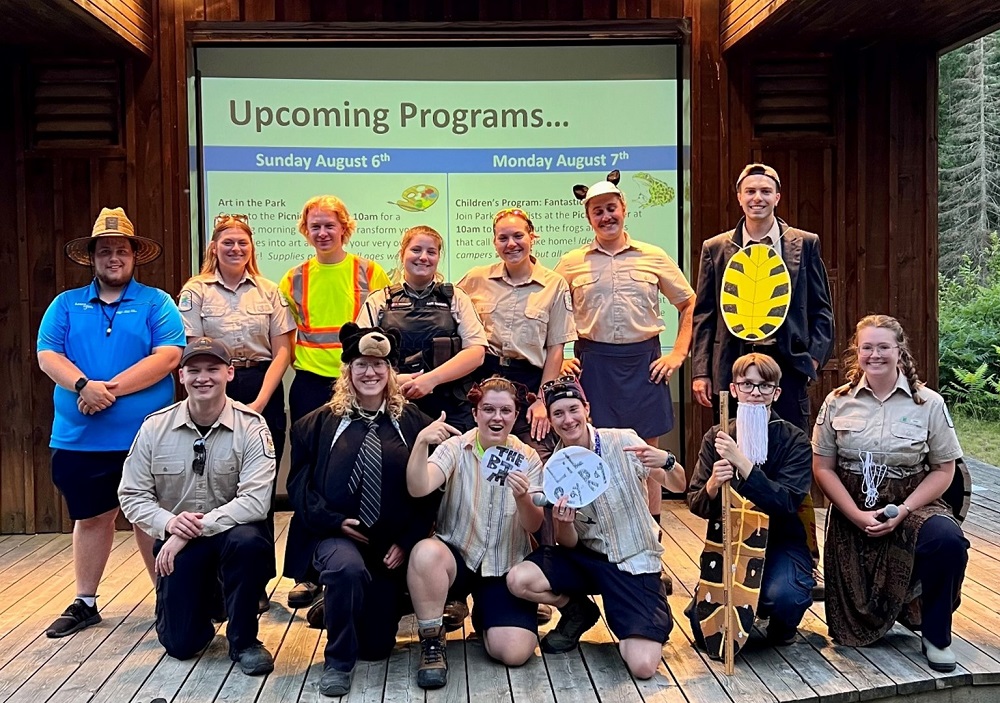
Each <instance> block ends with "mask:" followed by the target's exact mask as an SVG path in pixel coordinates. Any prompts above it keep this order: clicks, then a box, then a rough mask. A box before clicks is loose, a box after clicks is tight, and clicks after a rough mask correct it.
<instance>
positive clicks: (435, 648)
mask: <svg viewBox="0 0 1000 703" xmlns="http://www.w3.org/2000/svg"><path fill="white" fill-rule="evenodd" d="M444 632H445V630H444V625H441V626H439V627H422V628H420V630H419V632H418V634H419V635H420V667H419V668H418V669H417V685H418V686H420V688H441V687H442V686H444V685H445V684H446V683H448V653H447V651H446V650H445V640H444Z"/></svg>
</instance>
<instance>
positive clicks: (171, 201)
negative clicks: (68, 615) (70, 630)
mask: <svg viewBox="0 0 1000 703" xmlns="http://www.w3.org/2000/svg"><path fill="white" fill-rule="evenodd" d="M729 4H730V5H732V4H734V3H733V2H730V3H729ZM658 17H663V18H669V17H688V18H690V27H691V36H690V63H689V71H690V76H691V104H692V105H693V114H692V135H691V143H692V147H693V148H692V163H691V169H692V183H691V193H692V203H694V207H693V208H692V212H691V219H692V238H691V242H690V248H691V249H690V250H691V259H692V260H693V261H695V262H696V261H697V259H698V256H697V253H698V251H699V250H700V247H701V243H702V242H703V241H704V240H705V239H706V238H708V237H710V236H712V235H714V234H716V233H717V232H720V231H723V230H725V229H728V228H729V227H731V226H732V225H733V224H734V223H735V222H736V219H737V218H738V217H739V209H738V207H737V205H736V201H735V196H734V193H733V179H734V178H735V175H736V174H737V173H738V172H739V170H740V169H741V168H742V166H743V165H744V164H745V163H747V162H748V161H752V160H760V159H763V160H765V161H768V162H770V163H772V164H773V165H774V166H775V167H776V168H777V169H778V170H779V172H780V173H781V175H782V179H783V183H784V188H783V197H782V202H781V208H780V213H781V214H782V216H783V217H785V218H786V219H787V220H788V221H789V222H791V223H793V224H795V225H797V226H800V227H803V228H805V229H810V230H812V231H815V232H818V233H820V235H821V237H822V239H823V254H824V258H825V259H826V262H827V266H828V268H829V271H830V275H831V281H832V283H833V287H834V305H835V309H836V319H837V325H838V337H837V345H838V348H843V346H844V343H845V340H846V339H847V337H848V336H849V332H850V328H851V327H852V325H853V323H854V321H856V320H857V318H858V317H859V316H861V315H862V314H864V313H867V312H873V311H880V312H890V313H892V314H896V315H898V316H899V317H900V318H901V319H902V320H903V323H904V325H906V326H907V327H908V329H910V330H911V331H912V332H913V336H914V338H915V342H916V345H917V347H918V349H917V358H918V362H919V363H920V365H921V368H922V369H923V370H924V372H925V375H927V376H928V377H929V378H930V379H932V380H933V379H934V377H935V374H934V371H935V367H934V363H933V361H934V360H935V359H936V345H937V336H936V256H937V250H936V211H935V202H936V192H935V183H936V180H935V160H936V154H935V143H934V132H935V124H934V107H935V95H936V63H935V59H934V56H933V54H932V53H930V52H928V51H926V50H917V49H906V48H905V47H881V48H870V49H866V50H864V51H858V50H855V51H845V52H843V53H842V54H837V53H833V54H827V55H823V56H819V55H816V54H798V55H785V56H778V57H775V56H770V57H769V58H768V57H765V58H768V60H769V61H771V65H772V66H773V65H774V64H775V63H777V64H779V65H787V66H788V67H790V70H793V69H794V68H795V66H796V65H797V63H796V62H798V63H799V64H802V65H806V64H809V65H812V64H815V63H816V62H817V61H820V62H823V61H825V62H826V65H829V66H830V71H829V93H830V104H829V111H830V113H831V114H832V119H831V122H830V125H829V128H828V129H827V128H826V127H824V129H826V130H827V131H826V132H823V130H819V131H817V130H813V131H812V132H809V130H808V129H807V130H805V131H802V129H801V125H798V127H796V124H797V123H796V120H795V119H790V120H788V121H787V126H788V127H789V130H791V131H788V132H784V133H783V132H782V131H781V130H780V129H778V130H775V129H774V128H773V125H772V128H768V129H762V128H761V124H762V122H761V121H760V120H759V119H758V116H759V114H760V110H758V109H757V108H756V107H755V105H757V106H758V107H759V105H758V103H759V99H760V95H759V90H758V88H757V86H758V85H759V81H758V80H757V78H758V77H759V76H758V75H757V74H755V71H758V72H759V70H760V67H759V64H760V62H761V60H762V55H757V56H754V55H740V54H738V53H735V52H730V54H727V55H725V56H723V54H722V52H721V49H720V31H721V22H722V13H721V12H720V3H719V0H600V1H595V0H545V1H538V2H536V1H532V2H529V1H528V0H496V1H491V0H479V2H464V1H460V0H383V1H382V2H365V3H355V2H347V0H331V1H321V0H312V1H310V0H176V1H172V0H153V2H152V12H151V22H152V27H151V31H152V35H153V37H154V41H153V44H152V51H151V55H150V57H149V58H148V59H147V58H145V57H143V56H141V55H140V54H139V53H138V52H132V53H123V54H115V53H114V52H109V53H107V54H106V55H103V56H101V57H100V58H103V59H112V60H114V61H116V62H118V64H119V65H120V67H121V76H122V82H121V88H122V91H121V96H122V100H123V104H122V130H121V134H120V139H119V141H118V143H116V144H114V145H111V146H103V147H87V148H73V149H52V148H48V149H40V148H31V147H30V146H29V144H28V139H27V136H28V135H26V133H25V125H26V121H27V113H28V108H29V104H30V102H31V101H30V95H29V94H28V87H27V86H26V85H24V78H25V76H26V75H27V74H28V73H29V72H30V69H32V67H34V66H36V65H37V64H38V63H39V62H40V61H43V60H48V59H50V58H51V57H50V56H49V55H48V54H46V55H44V56H43V55H42V54H32V53H31V52H30V51H29V50H18V51H16V52H14V51H8V52H7V53H6V54H2V55H0V59H2V60H0V95H2V96H3V97H5V98H7V100H6V102H7V104H11V105H14V106H15V109H13V110H4V111H0V267H2V270H3V271H4V272H5V274H6V278H7V285H5V286H0V358H2V359H3V361H5V362H6V363H4V364H3V365H2V366H0V384H2V385H3V387H5V390H6V393H7V399H8V402H7V403H5V404H4V405H3V406H2V407H0V467H2V471H0V532H25V531H27V532H34V531H54V530H60V529H66V528H67V527H68V521H67V519H66V517H65V515H64V512H63V506H62V501H61V500H60V499H59V498H58V495H57V494H56V492H55V491H54V489H53V488H52V486H51V483H50V480H49V451H48V449H47V443H48V433H49V426H50V422H51V412H52V411H51V388H52V387H51V382H50V381H48V379H47V378H45V377H44V376H43V375H42V374H41V373H40V372H39V371H38V369H37V364H36V363H35V356H34V344H35V332H36V330H37V327H38V322H39V320H40V318H41V315H42V313H43V312H44V310H45V308H46V307H47V305H48V304H49V302H50V301H51V299H52V297H53V296H54V295H55V293H56V292H57V291H61V290H64V289H65V288H67V287H70V286H75V285H81V284H82V283H83V282H84V281H85V279H86V277H87V272H86V271H85V270H81V269H78V268H76V267H74V266H72V265H70V264H69V263H68V262H67V261H66V259H65V258H64V257H63V256H62V244H63V243H64V242H65V241H67V240H68V239H71V238H73V237H76V236H80V235H81V234H86V233H87V232H89V228H90V226H91V223H92V220H93V217H94V215H95V213H96V212H97V210H98V209H99V208H100V207H101V206H102V205H119V204H121V205H123V206H124V207H126V208H127V211H128V212H129V215H130V216H131V217H132V218H133V220H134V222H135V224H136V227H137V230H138V232H139V233H141V234H144V235H146V236H150V237H153V238H155V239H158V240H160V241H162V242H163V243H164V244H165V254H164V256H163V257H162V258H161V259H160V260H159V261H157V262H155V263H154V264H152V265H150V266H148V267H145V269H144V270H142V271H141V277H142V280H143V281H144V282H146V283H149V284H152V285H156V286H159V287H162V288H164V289H165V290H167V291H170V292H171V293H174V292H176V291H177V290H178V289H179V288H180V286H181V284H182V283H183V281H184V280H185V279H186V278H187V272H188V271H190V268H191V261H190V246H189V242H190V231H189V229H190V227H189V222H190V213H189V203H188V194H187V188H188V144H187V131H186V125H187V104H186V79H187V61H188V49H189V47H188V46H187V44H186V37H185V32H186V28H187V27H188V26H189V24H190V23H195V22H198V23H211V22H220V23H221V22H225V23H227V24H226V27H228V28H232V27H233V26H239V24H238V23H254V24H255V25H256V27H255V28H256V29H258V30H259V29H260V28H261V27H262V26H263V27H266V25H261V24H259V23H267V22H272V21H275V22H309V21H316V22H331V21H348V22H351V21H359V22H380V21H384V22H389V21H392V22H396V21H406V20H412V21H434V22H447V21H478V20H488V21H506V20H583V19H588V20H614V19H644V18H645V19H648V18H658ZM234 23H236V24H234ZM199 26H201V27H204V26H208V25H206V24H202V25H199ZM78 55H80V56H83V57H84V58H94V56H93V52H85V53H83V54H78ZM755 101H756V102H755ZM793 102H794V101H793ZM799 102H800V103H801V101H799ZM810 104H815V103H814V102H810ZM824 109H825V108H824ZM755 120H756V122H755ZM803 121H804V122H809V120H802V119H800V120H798V122H803ZM795 129H799V131H798V132H796V131H795ZM691 276H692V280H693V279H694V278H695V277H696V276H697V271H692V272H691ZM838 381H839V372H838V367H837V364H836V363H831V364H829V365H828V366H827V367H826V369H825V370H824V373H823V378H822V382H821V383H820V384H818V386H817V387H816V388H815V389H814V402H815V405H814V407H818V400H819V399H821V398H822V396H823V395H825V393H826V392H827V391H828V390H830V389H831V388H832V387H834V386H835V385H836V384H837V383H838ZM684 416H685V417H684V422H685V427H684V430H685V437H686V440H687V441H686V445H687V446H686V448H687V452H688V456H693V455H694V452H695V449H696V446H697V442H698V441H699V440H700V437H701V435H702V434H703V432H704V431H705V429H707V427H708V425H709V423H710V419H711V418H710V417H709V414H708V413H707V412H706V411H704V410H702V409H701V408H699V407H697V406H691V404H690V403H688V404H686V407H685V413H684Z"/></svg>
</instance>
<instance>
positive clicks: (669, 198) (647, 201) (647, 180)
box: [632, 171, 675, 210]
mask: <svg viewBox="0 0 1000 703" xmlns="http://www.w3.org/2000/svg"><path fill="white" fill-rule="evenodd" d="M632 179H633V180H635V181H638V182H639V183H641V184H643V185H645V186H646V188H647V189H648V191H649V192H648V193H643V194H640V195H639V199H638V203H639V209H640V210H642V209H644V208H647V207H657V206H659V205H666V204H667V203H672V202H673V201H674V195H675V193H674V189H673V187H672V186H669V185H667V184H666V183H664V182H663V181H661V180H659V179H658V178H653V177H652V176H651V175H650V174H648V173H646V172H645V171H640V172H639V173H637V174H635V175H634V176H632Z"/></svg>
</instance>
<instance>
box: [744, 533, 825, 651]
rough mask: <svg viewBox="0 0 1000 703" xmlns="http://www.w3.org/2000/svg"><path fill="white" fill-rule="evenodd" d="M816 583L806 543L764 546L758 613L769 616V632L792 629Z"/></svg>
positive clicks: (789, 630)
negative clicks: (772, 546) (764, 554)
mask: <svg viewBox="0 0 1000 703" xmlns="http://www.w3.org/2000/svg"><path fill="white" fill-rule="evenodd" d="M815 585H816V582H815V581H814V580H813V577H812V558H811V557H810V555H809V550H808V549H806V548H805V545H800V546H799V547H797V548H794V547H786V546H784V545H775V547H774V548H769V549H768V550H767V553H766V556H765V558H764V578H763V580H762V581H761V584H760V599H759V600H758V601H757V614H758V615H759V616H760V617H762V618H764V617H769V618H770V619H771V621H770V623H768V634H769V635H771V636H779V635H781V636H783V635H791V634H794V633H795V630H796V629H797V628H798V626H799V623H800V622H802V616H803V615H805V613H806V610H807V609H808V608H809V606H810V605H812V589H813V586H815ZM782 638H783V637H782Z"/></svg>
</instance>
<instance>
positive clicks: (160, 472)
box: [118, 398, 275, 539]
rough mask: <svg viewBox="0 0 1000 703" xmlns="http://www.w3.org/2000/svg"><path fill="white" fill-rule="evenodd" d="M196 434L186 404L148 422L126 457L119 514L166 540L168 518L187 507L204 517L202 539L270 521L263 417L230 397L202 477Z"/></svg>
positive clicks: (268, 448) (269, 458)
mask: <svg viewBox="0 0 1000 703" xmlns="http://www.w3.org/2000/svg"><path fill="white" fill-rule="evenodd" d="M199 437H201V433H200V432H199V431H198V428H196V427H195V425H194V423H193V422H192V421H191V416H190V415H189V414H188V407H187V401H186V400H183V401H181V402H179V403H174V404H173V405H171V406H169V407H166V408H164V409H163V410H160V411H159V412H155V413H153V414H152V415H150V416H149V417H147V418H146V420H145V421H144V422H143V423H142V427H140V428H139V434H138V435H136V438H135V441H134V442H133V443H132V449H130V450H129V454H128V458H127V459H125V466H124V469H123V472H122V480H121V484H120V485H119V487H118V498H119V500H120V502H121V506H122V512H124V513H125V517H126V518H128V520H129V522H131V523H134V524H136V525H139V527H140V528H142V530H143V532H146V533H147V534H149V535H151V536H153V537H156V538H157V539H166V537H167V535H166V527H167V521H168V520H170V519H171V518H172V517H173V516H174V515H177V514H178V513H181V512H183V511H185V510H187V511H190V512H196V513H204V514H205V517H204V518H202V529H203V534H204V535H205V536H206V537H210V536H212V535H216V534H219V533H220V532H225V531H226V530H228V529H229V528H230V527H235V526H236V525H243V524H246V523H250V522H258V521H260V520H263V519H264V518H266V517H267V512H268V510H269V509H270V507H271V484H272V481H273V480H274V475H275V466H274V443H273V442H272V440H271V433H270V432H269V431H268V429H267V424H266V423H265V422H264V418H263V417H261V416H260V415H258V414H257V413H255V412H254V411H253V410H251V409H250V408H248V407H247V406H245V405H244V404H243V403H238V402H236V401H234V400H231V399H229V398H227V399H226V406H225V408H223V410H222V414H221V415H220V416H219V419H218V420H216V421H215V424H214V425H212V428H211V429H210V430H209V431H208V434H207V435H206V436H205V444H206V449H207V457H206V461H205V471H204V474H203V475H201V476H199V475H198V474H196V473H195V472H194V469H193V468H192V466H193V462H194V441H195V440H196V439H198V438H199Z"/></svg>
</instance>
